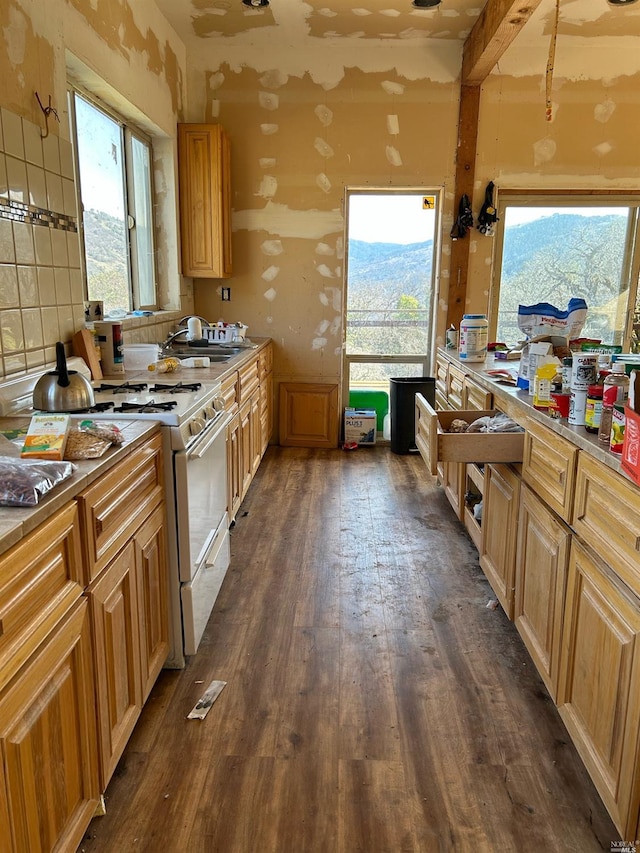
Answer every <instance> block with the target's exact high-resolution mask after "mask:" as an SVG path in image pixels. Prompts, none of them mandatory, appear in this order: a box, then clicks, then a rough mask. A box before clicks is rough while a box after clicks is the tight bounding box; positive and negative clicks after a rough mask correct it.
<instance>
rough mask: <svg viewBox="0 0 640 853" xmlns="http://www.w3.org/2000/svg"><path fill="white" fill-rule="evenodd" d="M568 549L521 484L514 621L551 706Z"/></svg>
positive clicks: (559, 528) (567, 537) (565, 535)
mask: <svg viewBox="0 0 640 853" xmlns="http://www.w3.org/2000/svg"><path fill="white" fill-rule="evenodd" d="M570 544H571V530H570V529H569V527H568V526H567V525H566V524H564V522H562V521H561V520H560V519H559V518H558V516H557V515H555V513H553V512H551V510H550V509H548V507H547V506H546V505H545V504H544V503H543V502H542V501H541V500H540V498H538V497H537V496H536V495H535V493H534V492H532V491H531V489H529V488H528V487H527V486H526V485H524V483H523V484H522V486H521V490H520V516H519V519H518V548H517V553H516V577H515V597H514V612H513V619H514V622H515V624H516V627H517V629H518V631H519V633H520V636H521V637H522V640H523V642H524V644H525V646H526V647H527V649H528V651H529V654H530V655H531V657H532V658H533V661H534V663H535V665H536V668H537V670H538V672H539V673H540V675H541V677H542V680H543V681H544V683H545V685H546V687H547V690H548V691H549V694H550V695H551V698H552V699H554V700H555V699H556V698H557V694H558V675H559V672H560V639H561V634H562V619H563V604H564V595H565V587H566V582H567V567H568V563H569V547H570Z"/></svg>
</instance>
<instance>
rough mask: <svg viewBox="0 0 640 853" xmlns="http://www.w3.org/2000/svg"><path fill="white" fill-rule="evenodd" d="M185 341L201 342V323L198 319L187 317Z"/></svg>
mask: <svg viewBox="0 0 640 853" xmlns="http://www.w3.org/2000/svg"><path fill="white" fill-rule="evenodd" d="M187 340H189V341H201V340H202V322H201V321H200V318H199V317H189V319H188V320H187Z"/></svg>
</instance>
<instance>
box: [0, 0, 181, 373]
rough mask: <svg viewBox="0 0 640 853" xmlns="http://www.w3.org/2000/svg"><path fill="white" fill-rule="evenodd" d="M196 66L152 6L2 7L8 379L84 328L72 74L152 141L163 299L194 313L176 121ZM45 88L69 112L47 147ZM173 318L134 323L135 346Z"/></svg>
mask: <svg viewBox="0 0 640 853" xmlns="http://www.w3.org/2000/svg"><path fill="white" fill-rule="evenodd" d="M185 65H186V60H185V48H184V45H183V44H182V42H181V40H180V39H179V38H178V36H177V35H176V33H175V32H174V31H173V30H172V28H171V27H170V26H169V24H168V23H167V21H166V20H165V19H164V17H163V16H162V15H161V14H160V13H159V12H158V9H157V8H156V6H155V4H154V3H152V2H149V0H135V2H133V0H131V2H130V0H46V2H43V0H4V2H2V3H1V4H0V79H2V80H3V86H2V89H1V90H0V107H1V108H2V111H1V114H0V354H1V359H2V360H1V361H0V375H7V374H9V373H16V372H20V371H21V370H24V369H25V368H31V367H38V366H40V365H42V364H45V363H46V362H50V361H51V360H52V359H53V357H54V349H53V345H54V344H55V342H56V340H63V341H65V342H68V341H69V340H70V339H71V337H72V335H73V333H74V332H75V331H77V330H78V329H79V328H81V327H82V325H83V322H84V308H83V300H84V285H83V282H82V277H81V270H80V257H79V247H78V236H77V229H76V219H77V211H76V201H75V190H74V184H73V165H72V150H71V143H70V141H69V139H70V133H69V124H68V113H67V106H66V84H67V69H68V68H69V69H72V71H73V73H74V74H75V76H76V79H77V80H78V81H79V82H81V83H83V84H85V85H86V86H87V88H88V89H89V90H90V91H92V92H93V93H94V94H96V95H98V96H100V97H102V98H103V100H105V102H107V103H109V104H111V105H112V106H113V107H115V108H116V109H119V110H120V111H121V112H122V113H123V114H124V115H125V117H127V118H129V119H131V120H133V121H134V122H136V123H137V124H139V125H141V126H142V127H143V128H144V129H145V130H146V131H147V132H148V133H150V134H151V136H152V137H153V139H154V167H155V181H156V189H157V196H156V211H157V221H158V247H159V249H158V267H159V277H160V298H161V300H162V302H161V304H162V305H163V306H164V307H166V308H167V309H172V310H173V311H175V312H178V311H179V312H181V313H182V312H184V313H186V312H188V311H190V310H192V308H193V296H192V288H191V282H190V281H189V280H184V283H183V280H182V279H181V277H180V275H179V269H178V251H177V249H178V236H177V231H178V229H177V187H176V174H177V169H176V143H175V138H176V129H175V126H176V122H177V121H178V120H179V119H180V117H181V116H182V114H183V109H184V102H185ZM36 91H37V92H38V93H39V95H40V97H41V100H42V101H43V103H44V104H45V105H46V104H48V103H49V98H51V105H52V106H53V107H54V108H55V109H56V110H57V112H58V115H59V117H60V122H59V123H58V122H56V121H55V119H54V117H53V116H51V117H50V120H49V128H50V135H49V136H48V137H47V138H46V139H45V140H42V139H41V138H40V131H41V128H43V127H44V119H43V115H42V112H41V111H40V108H39V106H38V104H37V101H36V98H35V94H34V93H35V92H36ZM21 206H22V207H21ZM43 223H44V224H43ZM181 284H182V287H181ZM174 320H175V315H173V314H171V315H169V317H157V318H154V320H153V321H140V320H135V321H133V320H132V321H128V323H129V325H130V327H131V328H130V329H129V340H141V341H145V340H157V339H159V338H160V337H162V336H164V334H165V333H166V332H167V331H168V330H169V328H171V325H172V321H174ZM158 322H159V326H157V327H156V325H155V324H157V323H158Z"/></svg>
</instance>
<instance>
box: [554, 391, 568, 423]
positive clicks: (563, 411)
mask: <svg viewBox="0 0 640 853" xmlns="http://www.w3.org/2000/svg"><path fill="white" fill-rule="evenodd" d="M570 399H571V395H570V394H564V393H561V392H560V391H558V392H556V391H552V392H551V402H550V403H549V414H550V415H551V417H552V418H553V417H556V418H568V417H569V401H570Z"/></svg>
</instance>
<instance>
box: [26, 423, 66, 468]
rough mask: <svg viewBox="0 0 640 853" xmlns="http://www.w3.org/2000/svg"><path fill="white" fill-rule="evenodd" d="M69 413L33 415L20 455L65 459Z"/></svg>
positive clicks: (28, 457)
mask: <svg viewBox="0 0 640 853" xmlns="http://www.w3.org/2000/svg"><path fill="white" fill-rule="evenodd" d="M70 423H71V418H70V417H69V415H57V414H48V415H33V417H32V418H31V423H30V424H29V429H28V431H27V434H26V436H25V439H24V445H23V447H22V451H21V453H20V455H21V456H22V457H24V458H25V459H53V460H56V461H61V460H62V459H64V448H65V445H66V443H67V435H68V434H69V424H70Z"/></svg>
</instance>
